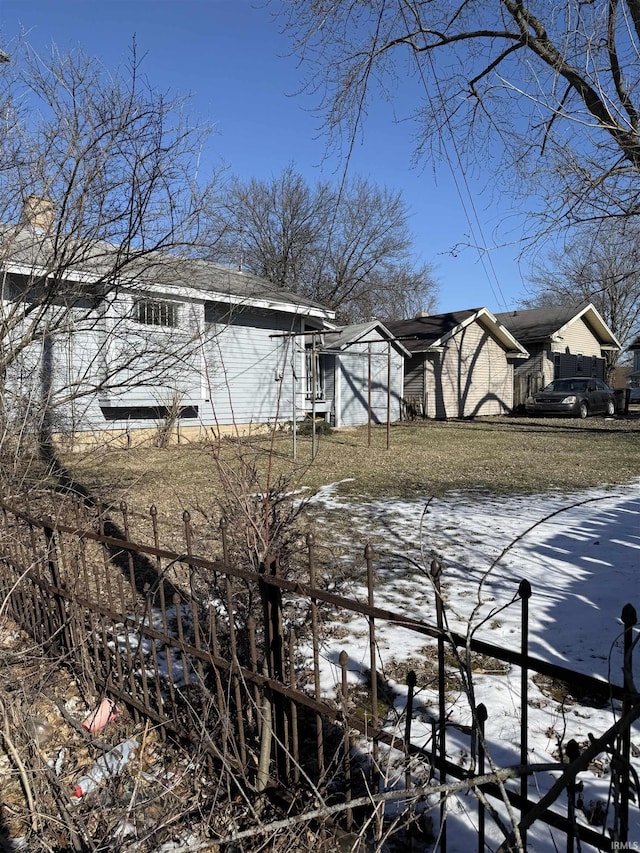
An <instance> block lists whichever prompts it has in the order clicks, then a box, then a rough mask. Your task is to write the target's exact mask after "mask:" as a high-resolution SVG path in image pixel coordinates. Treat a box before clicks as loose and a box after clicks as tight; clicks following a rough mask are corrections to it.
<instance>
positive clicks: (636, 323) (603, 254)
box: [529, 219, 640, 373]
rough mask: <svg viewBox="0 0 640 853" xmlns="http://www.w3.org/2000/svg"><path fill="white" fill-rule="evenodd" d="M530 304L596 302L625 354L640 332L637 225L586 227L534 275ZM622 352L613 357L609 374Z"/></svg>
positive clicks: (639, 237) (619, 222)
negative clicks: (632, 340) (627, 346)
mask: <svg viewBox="0 0 640 853" xmlns="http://www.w3.org/2000/svg"><path fill="white" fill-rule="evenodd" d="M531 280H532V298H531V300H529V304H530V305H533V306H536V307H537V306H541V305H557V304H564V305H576V304H578V303H583V304H587V303H589V302H592V303H593V304H594V305H595V306H596V308H597V309H598V311H599V312H600V314H601V315H602V317H603V318H604V320H605V321H606V323H607V324H608V325H609V327H610V328H611V330H612V331H613V333H614V334H615V336H616V337H617V338H618V340H619V341H620V342H621V344H622V347H623V351H624V347H625V345H626V344H629V343H630V342H631V338H632V337H633V336H635V335H637V333H638V330H639V329H640V231H639V230H638V226H637V225H636V224H635V221H634V220H632V221H625V220H616V219H611V220H608V221H605V222H603V223H597V224H591V225H587V226H583V227H582V228H581V229H580V230H579V232H578V234H577V235H576V236H575V238H574V239H572V240H571V241H569V242H567V243H566V245H564V246H563V247H562V248H561V249H556V250H555V251H553V252H552V253H550V255H549V258H548V260H547V261H546V262H545V263H544V264H542V265H539V266H538V267H537V268H536V269H535V270H534V273H533V275H532V278H531ZM620 354H621V353H620V352H618V351H613V352H607V354H606V357H607V372H608V373H611V371H613V369H614V368H615V367H616V365H617V363H618V359H619V357H620Z"/></svg>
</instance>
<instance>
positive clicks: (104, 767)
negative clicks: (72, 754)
mask: <svg viewBox="0 0 640 853" xmlns="http://www.w3.org/2000/svg"><path fill="white" fill-rule="evenodd" d="M139 746H140V744H139V743H138V741H137V740H135V739H134V738H130V739H129V740H125V741H123V742H122V743H120V744H118V746H115V747H114V748H113V749H110V750H109V752H106V753H105V754H104V755H101V756H100V758H98V760H97V761H96V762H95V763H94V764H93V765H92V766H91V767H90V768H89V770H88V772H87V773H86V774H85V775H84V776H81V777H80V778H79V779H78V781H77V782H76V784H75V786H74V789H73V796H74V797H77V798H78V799H79V798H80V797H84V795H85V794H88V793H89V791H92V790H93V789H94V788H96V787H97V786H98V785H99V784H100V783H101V782H103V781H104V780H105V779H110V778H112V777H113V776H117V775H118V774H119V773H120V772H121V771H122V770H123V768H124V767H125V765H126V764H127V763H128V762H129V761H130V760H131V759H132V758H133V757H134V752H135V750H136V749H138V747H139Z"/></svg>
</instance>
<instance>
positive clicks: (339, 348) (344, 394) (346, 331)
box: [307, 320, 409, 427]
mask: <svg viewBox="0 0 640 853" xmlns="http://www.w3.org/2000/svg"><path fill="white" fill-rule="evenodd" d="M408 357H409V352H408V350H407V349H406V347H405V346H404V345H403V344H402V343H401V342H399V341H397V340H396V339H395V338H394V337H393V335H392V334H391V332H390V331H389V330H388V329H387V328H386V327H385V326H384V325H383V324H382V323H380V322H379V321H377V320H373V321H371V322H369V323H360V324H356V325H351V326H344V327H343V328H340V329H337V330H336V331H335V332H327V333H326V334H324V335H323V336H322V342H321V349H320V358H319V360H318V361H319V369H320V372H321V377H322V385H323V388H324V389H325V390H324V395H325V398H326V399H328V400H331V401H332V402H333V405H332V408H331V410H330V412H329V413H328V414H329V416H330V419H331V423H332V424H333V425H334V426H337V427H342V426H355V425H357V424H362V423H366V422H368V421H369V418H370V419H371V423H376V424H380V423H386V422H387V421H397V420H399V419H400V417H401V415H402V385H403V374H404V362H405V358H408ZM309 375H310V372H309V371H307V376H309Z"/></svg>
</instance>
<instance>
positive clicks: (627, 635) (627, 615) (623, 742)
mask: <svg viewBox="0 0 640 853" xmlns="http://www.w3.org/2000/svg"><path fill="white" fill-rule="evenodd" d="M621 619H622V624H623V625H624V641H623V642H624V658H623V664H622V675H623V684H624V698H623V700H622V716H623V717H624V716H625V714H627V713H628V712H629V710H630V708H631V693H632V691H633V627H634V625H635V624H636V623H637V621H638V615H637V613H636V609H635V607H633V605H632V604H625V606H624V607H623V608H622V614H621ZM619 751H620V753H621V758H622V762H621V765H622V766H621V768H620V821H619V836H620V838H619V840H620V842H622V843H626V842H627V841H628V840H629V767H630V760H631V726H627V727H626V728H625V730H624V731H623V732H622V733H621V735H620V741H619Z"/></svg>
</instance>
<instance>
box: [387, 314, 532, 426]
mask: <svg viewBox="0 0 640 853" xmlns="http://www.w3.org/2000/svg"><path fill="white" fill-rule="evenodd" d="M386 326H387V328H388V329H389V331H390V332H392V333H393V334H394V335H395V336H396V338H397V340H398V341H399V342H400V343H402V344H403V346H404V347H405V348H406V349H407V350H408V351H409V353H410V356H409V358H408V360H407V361H406V363H405V378H404V389H403V397H404V403H405V407H406V412H407V414H408V415H414V414H415V415H421V416H423V417H428V418H468V417H474V416H477V415H496V414H504V413H506V412H509V411H510V410H511V408H512V406H513V365H514V362H515V361H516V360H518V359H523V358H526V357H527V351H526V349H525V348H524V347H523V346H522V345H521V343H520V342H519V341H518V340H516V338H515V336H514V335H512V334H511V333H510V332H509V331H508V330H507V329H506V328H505V327H504V326H503V325H502V324H501V323H499V322H498V321H497V320H496V318H495V316H494V315H493V314H492V313H491V312H490V311H488V310H487V309H486V308H471V309H468V310H464V311H451V312H448V313H446V314H431V315H426V314H425V315H419V316H417V317H414V318H413V319H411V320H398V321H392V322H387V323H386Z"/></svg>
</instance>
